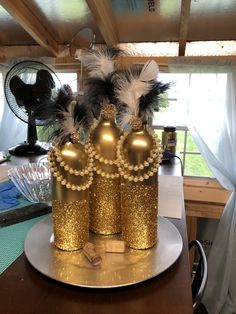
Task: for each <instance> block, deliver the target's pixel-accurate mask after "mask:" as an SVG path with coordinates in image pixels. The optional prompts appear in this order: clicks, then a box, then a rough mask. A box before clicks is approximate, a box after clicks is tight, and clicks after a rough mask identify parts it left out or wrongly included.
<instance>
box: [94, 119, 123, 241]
mask: <svg viewBox="0 0 236 314" xmlns="http://www.w3.org/2000/svg"><path fill="white" fill-rule="evenodd" d="M90 138H91V144H92V145H93V147H94V149H95V152H96V153H97V154H99V156H101V157H103V158H105V159H108V160H116V158H117V156H116V150H117V142H118V140H119V138H120V129H119V128H118V127H117V125H116V123H115V121H111V120H107V119H104V118H102V119H101V121H100V122H99V124H98V125H97V127H96V128H95V129H94V130H93V131H92V132H91V136H90ZM95 166H96V167H97V168H99V169H100V170H101V171H103V172H104V173H107V174H117V173H118V168H117V165H116V164H112V165H109V164H105V163H103V162H100V161H99V160H95ZM120 210H121V207H120V179H119V178H113V179H112V178H105V177H102V176H101V175H99V174H95V175H94V179H93V183H92V185H91V187H90V230H91V231H93V232H95V233H98V234H105V235H108V234H115V233H119V232H121V222H120Z"/></svg>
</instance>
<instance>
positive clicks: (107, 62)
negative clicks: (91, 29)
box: [79, 49, 114, 79]
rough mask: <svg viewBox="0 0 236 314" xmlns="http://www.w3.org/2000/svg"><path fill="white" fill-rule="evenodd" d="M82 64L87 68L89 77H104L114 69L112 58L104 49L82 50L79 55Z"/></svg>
mask: <svg viewBox="0 0 236 314" xmlns="http://www.w3.org/2000/svg"><path fill="white" fill-rule="evenodd" d="M79 59H80V61H81V62H82V64H83V66H85V67H86V68H87V71H88V76H89V77H96V78H101V79H104V78H105V77H106V76H107V75H108V74H109V73H111V72H113V71H114V60H113V59H112V58H111V57H110V56H109V54H108V53H107V52H106V50H102V49H100V50H93V51H91V50H87V51H82V52H81V54H80V56H79Z"/></svg>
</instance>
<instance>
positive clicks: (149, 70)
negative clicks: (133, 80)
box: [139, 60, 158, 82]
mask: <svg viewBox="0 0 236 314" xmlns="http://www.w3.org/2000/svg"><path fill="white" fill-rule="evenodd" d="M157 75H158V65H157V63H156V62H155V61H154V60H151V61H148V62H146V63H145V64H144V66H143V68H142V71H141V73H140V76H139V79H140V81H143V82H147V81H152V80H156V78H157Z"/></svg>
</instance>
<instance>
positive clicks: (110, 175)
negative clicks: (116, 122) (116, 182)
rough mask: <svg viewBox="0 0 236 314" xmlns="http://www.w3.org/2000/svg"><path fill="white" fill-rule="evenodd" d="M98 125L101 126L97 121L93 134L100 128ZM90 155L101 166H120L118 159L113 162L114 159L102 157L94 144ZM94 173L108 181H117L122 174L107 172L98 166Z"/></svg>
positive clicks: (92, 128) (93, 127) (95, 167)
mask: <svg viewBox="0 0 236 314" xmlns="http://www.w3.org/2000/svg"><path fill="white" fill-rule="evenodd" d="M98 124H99V121H96V122H95V123H94V124H93V126H92V127H91V132H92V131H93V130H94V129H95V128H96V127H97V126H98ZM91 132H90V133H91ZM90 142H91V139H90ZM90 153H91V156H92V158H93V160H96V161H98V162H99V163H101V164H105V165H110V166H112V165H117V166H118V159H114V160H112V159H106V158H104V157H102V156H101V155H100V154H99V153H98V152H97V151H96V150H95V147H94V146H93V145H92V144H91V146H90ZM93 171H94V172H96V173H97V174H98V175H100V176H101V177H103V178H106V179H115V178H118V177H119V176H120V174H119V173H118V172H117V173H108V172H105V171H103V170H102V169H101V168H100V167H99V166H98V165H97V166H95V165H94V167H93Z"/></svg>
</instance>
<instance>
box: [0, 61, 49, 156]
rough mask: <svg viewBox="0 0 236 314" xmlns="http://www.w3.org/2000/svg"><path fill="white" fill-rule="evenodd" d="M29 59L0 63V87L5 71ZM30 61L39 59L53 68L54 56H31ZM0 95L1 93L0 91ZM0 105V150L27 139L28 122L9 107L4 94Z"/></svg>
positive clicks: (0, 99) (0, 98) (1, 87)
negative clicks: (18, 116)
mask: <svg viewBox="0 0 236 314" xmlns="http://www.w3.org/2000/svg"><path fill="white" fill-rule="evenodd" d="M26 60H29V58H23V57H20V58H15V59H11V60H8V61H7V62H6V63H5V64H2V65H0V72H1V73H2V76H3V79H2V86H0V89H2V90H3V85H4V80H5V77H6V74H7V72H8V71H9V70H10V69H11V67H13V66H14V65H15V64H17V63H18V62H21V61H26ZM30 61H40V62H42V63H44V64H46V65H48V66H49V67H50V68H51V69H52V70H54V63H55V60H54V58H50V57H42V58H37V59H35V58H31V59H30ZM0 95H1V93H0ZM0 106H1V108H3V110H0V150H6V151H7V150H8V149H9V148H10V147H12V146H15V145H16V144H19V143H22V142H24V141H26V140H27V128H28V124H27V123H25V122H22V121H21V120H20V119H19V118H17V117H16V115H15V114H14V113H13V112H12V111H11V109H10V108H9V106H8V104H7V102H6V99H5V96H4V95H3V97H0Z"/></svg>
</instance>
